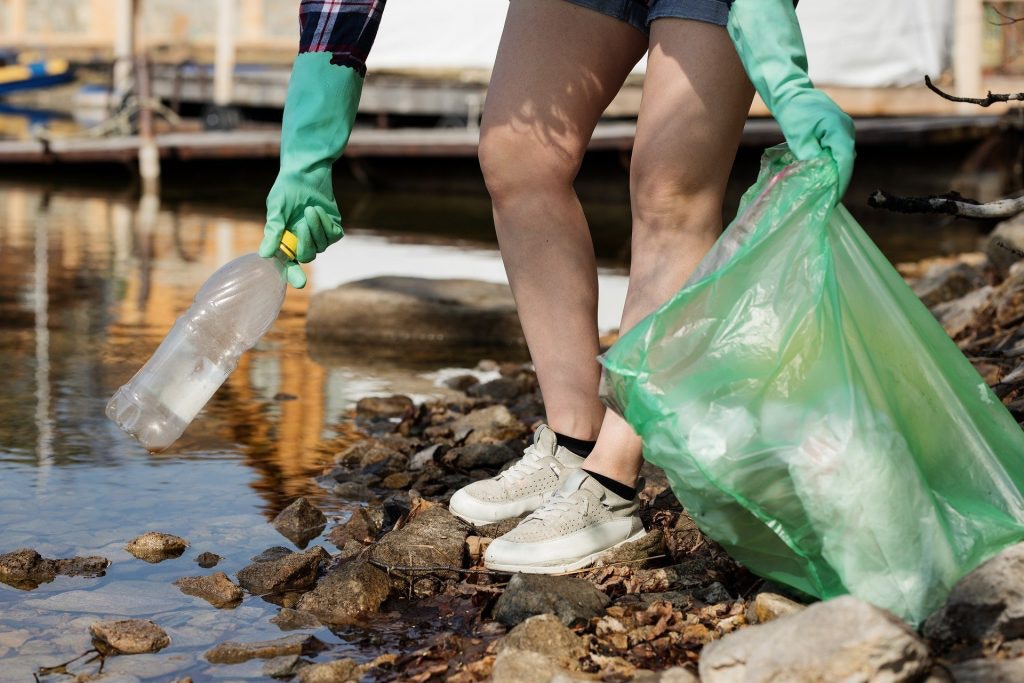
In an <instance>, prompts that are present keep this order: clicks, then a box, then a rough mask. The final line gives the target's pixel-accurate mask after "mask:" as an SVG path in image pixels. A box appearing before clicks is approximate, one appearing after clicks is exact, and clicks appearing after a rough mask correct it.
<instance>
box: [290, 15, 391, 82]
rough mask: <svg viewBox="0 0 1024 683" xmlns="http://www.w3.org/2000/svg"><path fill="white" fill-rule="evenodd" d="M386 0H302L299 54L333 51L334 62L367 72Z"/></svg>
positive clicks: (332, 62) (364, 73) (332, 59)
mask: <svg viewBox="0 0 1024 683" xmlns="http://www.w3.org/2000/svg"><path fill="white" fill-rule="evenodd" d="M385 2H386V0H301V2H300V4H299V30H300V32H301V38H300V42H299V54H302V53H304V52H330V53H332V55H333V56H332V57H331V64H338V65H341V66H349V67H352V68H353V69H355V70H356V71H358V72H359V74H360V75H362V76H365V75H366V58H367V57H368V56H369V54H370V48H371V47H372V46H373V40H374V38H376V37H377V27H378V26H379V25H380V18H381V15H382V14H383V13H384V3H385Z"/></svg>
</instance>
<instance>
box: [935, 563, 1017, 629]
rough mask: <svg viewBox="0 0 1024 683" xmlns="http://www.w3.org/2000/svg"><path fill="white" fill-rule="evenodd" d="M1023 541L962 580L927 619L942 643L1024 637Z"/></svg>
mask: <svg viewBox="0 0 1024 683" xmlns="http://www.w3.org/2000/svg"><path fill="white" fill-rule="evenodd" d="M1022 576H1024V543H1019V544H1017V545H1015V546H1012V547H1010V548H1007V549H1006V550H1004V551H1003V552H1001V553H999V554H998V555H996V556H995V557H993V558H992V559H990V560H989V561H987V562H985V563H984V564H982V565H981V566H979V567H978V568H976V569H975V570H974V571H972V572H970V573H969V574H967V575H966V576H965V577H963V578H962V579H960V581H958V582H957V584H956V585H955V586H953V590H952V591H951V592H950V594H949V597H948V598H947V599H946V604H945V606H943V607H942V609H940V610H939V611H938V612H936V613H935V614H933V615H932V616H930V617H929V618H928V620H927V621H926V622H925V625H924V629H923V632H924V634H925V636H926V637H928V638H929V639H931V640H933V641H935V642H936V643H938V644H941V645H952V644H955V643H957V642H970V643H977V642H981V641H985V640H999V641H1008V640H1015V639H1017V638H1024V584H1022V583H1021V577H1022Z"/></svg>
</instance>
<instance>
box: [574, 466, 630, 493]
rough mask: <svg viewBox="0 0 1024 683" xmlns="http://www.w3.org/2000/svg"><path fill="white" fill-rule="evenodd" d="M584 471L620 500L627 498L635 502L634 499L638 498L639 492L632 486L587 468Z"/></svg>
mask: <svg viewBox="0 0 1024 683" xmlns="http://www.w3.org/2000/svg"><path fill="white" fill-rule="evenodd" d="M583 471H584V472H586V473H587V474H589V475H590V476H592V477H593V478H594V479H596V480H597V483H598V484H600V485H601V486H603V487H605V488H606V489H608V490H609V491H611V492H612V493H614V494H615V495H616V496H619V497H620V498H625V499H626V500H633V499H634V498H636V494H637V490H636V489H635V488H633V487H632V486H626V485H625V484H623V483H622V482H621V481H615V480H614V479H612V478H611V477H606V476H604V475H603V474H598V473H597V472H591V471H590V470H588V469H587V468H586V467H584V468H583Z"/></svg>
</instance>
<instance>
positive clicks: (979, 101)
mask: <svg viewBox="0 0 1024 683" xmlns="http://www.w3.org/2000/svg"><path fill="white" fill-rule="evenodd" d="M924 84H925V85H926V86H928V89H929V90H931V91H932V92H933V93H935V94H936V95H938V96H939V97H941V98H942V99H944V100H949V101H950V102H966V103H968V104H976V105H978V106H979V107H989V106H992V105H993V104H996V103H997V102H1022V101H1024V92H1018V93H993V92H992V91H991V90H989V91H988V95H987V96H986V97H957V96H956V95H950V94H949V93H947V92H944V91H942V90H940V89H939V87H938V86H937V85H935V84H934V83H932V79H931V78H930V77H928V76H925V77H924Z"/></svg>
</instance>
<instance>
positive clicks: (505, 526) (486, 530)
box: [474, 515, 527, 539]
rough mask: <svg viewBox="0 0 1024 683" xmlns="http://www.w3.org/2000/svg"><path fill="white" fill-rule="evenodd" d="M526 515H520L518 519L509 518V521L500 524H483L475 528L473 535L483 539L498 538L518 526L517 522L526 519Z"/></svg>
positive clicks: (505, 520) (502, 521)
mask: <svg viewBox="0 0 1024 683" xmlns="http://www.w3.org/2000/svg"><path fill="white" fill-rule="evenodd" d="M526 517H527V515H520V516H518V517H511V518H509V519H503V520H501V521H500V522H492V523H491V524H483V525H481V526H478V527H475V531H474V533H475V534H476V535H477V536H482V537H484V538H491V539H494V538H500V537H501V536H504V535H505V534H507V533H508V532H510V531H512V530H513V529H515V528H516V527H517V526H519V522H521V521H523V520H524V519H526Z"/></svg>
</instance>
